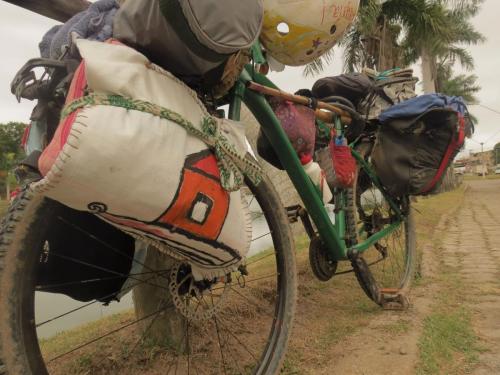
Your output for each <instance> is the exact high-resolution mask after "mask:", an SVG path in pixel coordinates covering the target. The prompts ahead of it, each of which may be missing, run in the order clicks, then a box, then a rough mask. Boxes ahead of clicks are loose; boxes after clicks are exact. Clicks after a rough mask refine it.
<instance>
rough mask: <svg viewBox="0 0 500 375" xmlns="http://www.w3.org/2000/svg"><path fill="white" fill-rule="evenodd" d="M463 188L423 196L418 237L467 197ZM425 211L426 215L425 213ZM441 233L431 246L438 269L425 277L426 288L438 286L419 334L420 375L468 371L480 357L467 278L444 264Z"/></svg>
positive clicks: (418, 372) (418, 367) (465, 372)
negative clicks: (468, 303) (467, 295)
mask: <svg viewBox="0 0 500 375" xmlns="http://www.w3.org/2000/svg"><path fill="white" fill-rule="evenodd" d="M464 194H465V193H464V188H463V187H462V188H459V189H457V190H455V191H453V192H450V193H445V194H441V195H439V196H437V197H433V198H429V199H422V200H421V201H420V202H419V203H418V205H417V207H418V208H419V209H420V210H421V211H422V213H423V215H421V216H422V219H424V218H425V223H424V220H421V221H420V222H419V224H418V226H417V228H418V230H419V232H420V233H419V236H420V238H422V237H423V236H425V234H424V233H422V230H423V229H424V228H425V227H427V228H428V229H430V228H436V226H437V225H438V222H439V221H440V218H441V215H442V214H443V213H448V214H452V213H453V211H454V209H456V208H457V207H459V206H460V204H461V202H462V201H463V199H464ZM424 213H425V214H424ZM441 238H442V237H441V236H433V240H432V245H433V246H432V247H433V249H434V255H435V257H436V258H437V264H436V268H435V272H433V274H432V275H430V277H427V278H425V279H423V280H422V284H423V285H422V286H423V287H430V286H431V284H432V287H433V288H436V289H437V292H436V293H435V299H434V302H433V304H432V306H431V311H430V313H429V314H428V315H427V317H425V319H424V323H423V331H422V335H421V336H420V339H419V343H418V347H419V357H420V359H419V362H418V365H417V371H416V373H417V375H434V374H436V375H437V374H450V375H452V374H455V375H461V374H467V373H469V372H470V370H471V368H472V367H473V366H474V364H475V363H476V362H477V360H478V354H479V353H480V352H481V347H480V346H479V343H478V337H477V336H476V334H475V333H474V331H473V329H472V322H471V315H472V312H471V310H470V308H469V307H467V306H466V305H464V304H463V300H464V291H466V290H467V286H466V285H465V282H464V280H463V279H462V278H461V277H460V273H459V272H457V270H456V269H455V267H451V266H449V265H447V264H445V263H444V261H443V259H442V255H441V254H440V250H441V249H442V246H441V245H442V244H441Z"/></svg>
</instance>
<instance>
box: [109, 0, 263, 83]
mask: <svg viewBox="0 0 500 375" xmlns="http://www.w3.org/2000/svg"><path fill="white" fill-rule="evenodd" d="M263 12H264V11H263V5H262V1H260V0H245V1H234V0H204V1H199V0H126V1H125V2H124V4H122V5H121V7H120V9H119V10H118V12H117V14H116V16H115V18H114V21H113V37H114V38H116V39H118V40H120V41H122V42H123V43H125V44H127V45H129V46H132V47H133V48H135V49H137V50H139V51H141V52H142V53H144V54H145V55H146V56H147V57H148V58H149V59H150V60H151V61H153V62H154V63H156V64H158V65H160V66H161V67H163V68H165V69H166V70H168V71H169V72H171V73H173V74H174V75H175V76H177V77H179V78H181V79H182V80H183V81H185V82H187V83H188V84H190V85H192V84H195V83H196V81H206V80H207V79H212V80H214V79H215V80H217V79H218V78H219V77H220V76H221V75H222V71H223V68H224V67H223V63H224V62H226V61H227V60H228V58H229V57H230V56H231V55H233V54H235V53H237V52H238V51H240V50H248V49H249V48H250V47H251V46H252V44H253V43H254V42H255V41H256V40H257V38H258V36H259V34H260V30H261V27H262V21H263ZM214 75H215V77H214ZM217 76H218V77H217Z"/></svg>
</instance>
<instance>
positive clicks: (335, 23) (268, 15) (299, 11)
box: [260, 0, 359, 66]
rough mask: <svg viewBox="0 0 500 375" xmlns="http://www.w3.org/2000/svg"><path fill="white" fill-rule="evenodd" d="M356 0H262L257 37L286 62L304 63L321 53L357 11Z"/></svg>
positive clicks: (347, 24)
mask: <svg viewBox="0 0 500 375" xmlns="http://www.w3.org/2000/svg"><path fill="white" fill-rule="evenodd" d="M358 8H359V0H264V24H263V26H262V33H261V36H260V40H261V42H262V44H263V46H264V47H265V48H266V50H267V51H268V53H269V54H270V55H271V56H272V57H273V58H274V59H276V60H278V61H279V62H281V63H283V64H286V65H294V66H298V65H304V64H307V63H309V62H311V61H313V60H314V59H316V58H318V57H319V56H321V55H323V54H324V53H325V52H327V51H328V50H329V49H330V48H332V47H333V45H334V44H335V42H337V40H338V39H339V38H340V37H341V36H342V34H344V32H345V31H346V29H347V27H348V26H349V25H350V24H351V23H352V21H353V20H354V17H355V16H356V14H357V13H358Z"/></svg>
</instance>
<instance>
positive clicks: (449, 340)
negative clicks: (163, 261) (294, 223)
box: [42, 188, 478, 375]
mask: <svg viewBox="0 0 500 375" xmlns="http://www.w3.org/2000/svg"><path fill="white" fill-rule="evenodd" d="M463 196H464V190H463V188H461V189H457V190H456V191H453V192H450V193H444V194H440V195H438V196H432V197H429V198H419V199H418V202H417V203H416V204H415V208H416V210H417V214H416V230H417V240H418V247H419V249H420V250H421V249H422V247H423V244H424V243H425V242H427V241H428V240H430V239H431V238H432V234H433V232H434V231H435V228H436V226H437V224H438V222H439V221H440V217H441V216H442V215H443V214H445V213H447V212H450V211H451V210H452V209H453V208H454V207H456V206H457V205H458V204H460V201H461V200H462V199H463ZM295 242H296V249H297V252H296V255H297V271H298V277H299V284H298V287H299V297H298V306H297V314H296V324H295V328H294V332H293V337H292V341H291V343H290V346H289V350H288V354H287V357H286V360H285V364H284V369H283V371H282V374H288V375H294V374H305V373H315V371H316V369H317V367H316V366H318V365H319V364H321V363H324V360H325V359H328V358H329V355H330V350H331V348H332V347H333V346H335V345H342V341H343V340H345V339H346V338H347V337H349V336H351V335H353V334H354V333H356V332H357V331H359V330H361V329H363V328H364V327H367V326H368V325H369V324H370V322H371V321H372V320H373V319H374V318H375V317H377V316H379V315H380V314H383V313H384V312H383V311H382V310H381V309H380V308H379V307H378V306H377V305H375V304H374V303H373V302H371V301H370V300H369V299H368V298H367V297H366V296H365V295H364V293H363V291H362V290H361V288H360V287H359V285H358V283H357V281H356V279H355V277H354V275H352V274H347V275H345V276H339V277H334V278H333V279H332V280H330V281H329V282H326V283H325V282H320V281H318V280H316V279H315V278H314V276H313V275H312V273H311V270H310V266H309V261H308V251H307V249H308V246H309V241H308V239H307V238H306V236H301V237H299V238H297V239H296V241H295ZM267 254H268V251H265V252H263V253H260V254H258V255H256V256H254V257H253V258H250V259H249V260H248V261H249V263H251V262H252V261H256V260H258V259H260V258H263V257H265V256H266V255H267ZM272 263H273V257H268V258H266V259H262V261H259V263H257V264H258V267H257V268H258V271H257V273H258V274H260V273H261V274H266V273H267V272H269V269H270V267H271V266H272ZM251 268H254V267H251ZM347 268H349V265H348V264H341V265H339V270H345V269H347ZM451 271H452V270H450V272H446V273H443V274H442V275H441V276H440V278H442V279H440V282H441V283H443V285H445V287H446V288H450V291H452V292H450V293H446V295H445V296H440V297H439V298H442V299H443V300H439V301H438V303H437V305H438V306H439V307H436V309H435V310H433V311H432V314H431V315H430V316H429V317H428V319H426V320H425V326H424V335H423V336H422V339H421V342H420V358H421V363H420V364H419V369H418V371H420V372H419V375H427V374H440V373H448V372H439V371H442V370H443V369H445V370H446V371H448V370H450V371H452V370H453V364H455V363H457V364H460V365H461V366H462V365H464V364H465V365H467V366H469V365H470V364H472V363H474V360H475V358H476V353H477V350H478V349H477V348H476V346H475V342H476V341H475V337H474V336H473V333H472V331H471V329H470V312H469V311H467V310H465V309H457V308H456V303H457V301H459V295H458V291H459V288H460V287H461V284H460V280H458V282H456V280H454V279H453V275H452V272H451ZM424 282H425V281H424ZM455 292H456V293H455ZM132 314H133V313H132V312H128V313H125V314H118V315H114V316H111V317H106V318H104V319H102V320H99V321H97V322H93V323H91V324H89V325H85V326H84V327H81V328H77V329H75V330H72V331H70V332H65V333H62V334H59V335H56V336H55V337H53V338H51V339H49V340H45V341H44V342H43V343H42V347H43V348H44V351H46V352H49V353H58V352H60V351H62V350H64V348H66V347H72V346H74V344H75V343H78V342H82V341H86V340H87V339H88V338H89V337H93V336H95V335H96V334H97V333H98V332H107V331H110V330H112V329H113V327H116V326H119V325H121V324H123V323H124V322H127V321H129V320H131V319H132ZM411 328H412V322H411V321H409V320H408V319H407V318H405V317H404V316H403V317H402V318H401V319H398V320H397V321H391V322H389V323H387V324H385V325H384V326H383V327H380V328H378V329H381V330H383V331H384V332H388V333H390V334H391V335H393V336H396V335H402V334H406V333H407V332H408V331H409V330H410V329H411ZM116 341H120V340H119V339H118V340H116ZM128 341H129V340H127V339H126V338H125V337H122V341H121V345H117V344H116V343H113V344H106V345H108V346H107V349H106V350H104V349H103V350H99V347H98V346H97V347H95V348H93V351H94V352H85V353H82V354H80V355H78V356H75V357H73V358H71V359H70V361H71V364H69V367H71V373H85V372H86V371H89V370H92V369H95V362H96V360H95V357H96V356H102V355H104V353H105V352H106V353H108V354H109V353H110V352H112V353H113V354H112V356H113V357H116V358H118V359H119V358H122V357H125V356H126V354H127V351H129V350H130V347H129V346H127V344H128ZM111 348H114V349H111ZM467 348H470V349H467ZM138 351H140V352H141V353H143V354H142V356H141V359H140V361H139V359H138V362H136V364H135V365H136V366H139V363H142V364H143V365H144V366H159V365H160V364H161V359H159V358H161V356H162V351H161V350H159V349H158V348H157V347H155V346H151V347H150V348H149V347H148V345H147V342H145V344H144V345H141V348H140V350H138ZM100 352H102V353H103V354H102V355H101V353H100ZM146 353H149V354H146ZM157 353H160V354H157ZM457 357H458V358H459V359H460V360H456V358H457ZM93 358H94V359H93ZM143 358H146V359H143ZM450 358H451V360H450ZM91 359H93V360H91ZM155 361H156V362H158V361H160V362H159V363H156V364H155ZM93 366H94V367H93ZM141 366H142V365H141ZM69 367H68V368H69ZM434 369H437V371H438V372H433V371H434ZM449 373H450V374H451V373H453V372H449Z"/></svg>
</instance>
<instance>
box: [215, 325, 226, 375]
mask: <svg viewBox="0 0 500 375" xmlns="http://www.w3.org/2000/svg"><path fill="white" fill-rule="evenodd" d="M214 322H215V329H216V330H217V340H218V342H219V350H220V356H221V358H222V366H224V374H225V375H227V373H226V361H225V360H224V353H223V352H222V346H221V342H220V332H219V325H218V323H217V318H216V317H215V316H214Z"/></svg>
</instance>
